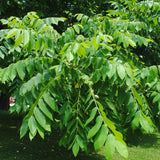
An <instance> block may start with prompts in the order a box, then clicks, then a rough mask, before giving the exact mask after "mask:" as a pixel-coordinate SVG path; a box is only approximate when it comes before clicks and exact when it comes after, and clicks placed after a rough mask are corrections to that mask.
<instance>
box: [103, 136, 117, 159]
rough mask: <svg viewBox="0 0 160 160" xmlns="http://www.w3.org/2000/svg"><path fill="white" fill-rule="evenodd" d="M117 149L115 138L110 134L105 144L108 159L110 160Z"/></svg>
mask: <svg viewBox="0 0 160 160" xmlns="http://www.w3.org/2000/svg"><path fill="white" fill-rule="evenodd" d="M115 147H116V142H115V137H114V136H113V135H112V134H110V135H108V138H107V140H106V144H105V150H106V156H105V157H106V159H107V160H110V159H111V158H112V157H113V155H114V153H115Z"/></svg>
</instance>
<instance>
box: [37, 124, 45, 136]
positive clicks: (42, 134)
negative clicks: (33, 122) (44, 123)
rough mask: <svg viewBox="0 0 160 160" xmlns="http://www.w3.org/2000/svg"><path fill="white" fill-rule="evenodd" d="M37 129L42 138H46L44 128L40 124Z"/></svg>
mask: <svg viewBox="0 0 160 160" xmlns="http://www.w3.org/2000/svg"><path fill="white" fill-rule="evenodd" d="M37 131H38V133H39V135H40V136H41V138H42V139H44V129H43V128H42V127H41V126H40V125H39V124H37Z"/></svg>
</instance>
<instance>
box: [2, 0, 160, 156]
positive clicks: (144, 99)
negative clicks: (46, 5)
mask: <svg viewBox="0 0 160 160" xmlns="http://www.w3.org/2000/svg"><path fill="white" fill-rule="evenodd" d="M114 5H115V6H116V5H118V4H117V3H115V4H114ZM126 5H128V6H130V5H133V4H131V3H129V2H128V3H126ZM134 5H135V4H134ZM136 6H139V3H138V4H136ZM132 7H133V6H132ZM126 8H127V7H126ZM126 8H125V9H126ZM113 15H114V17H113ZM75 18H76V19H77V22H76V23H75V24H71V26H69V27H68V28H67V29H66V30H65V31H64V32H63V33H61V34H60V33H58V32H57V30H56V29H55V28H54V27H53V26H52V25H53V24H54V25H58V22H64V21H65V20H66V19H65V18H56V17H52V18H44V19H40V18H39V17H38V16H37V14H36V13H35V12H30V13H28V14H27V15H26V16H25V17H24V18H22V19H19V18H16V17H12V18H9V19H7V20H4V19H3V20H2V23H4V24H7V25H8V28H9V29H4V30H1V32H0V33H1V46H2V47H1V48H5V49H3V50H4V51H3V52H0V53H2V54H0V55H3V56H1V59H6V60H7V57H8V54H9V57H10V58H9V60H8V61H7V62H6V64H5V65H2V68H1V70H0V80H1V83H3V84H17V87H16V89H15V91H14V93H13V95H15V96H16V104H15V106H13V107H11V109H10V110H11V112H15V111H16V112H18V113H23V114H24V115H25V117H24V119H23V122H22V126H21V128H20V137H21V138H22V137H23V136H25V135H26V134H27V132H29V137H30V139H31V140H32V139H33V138H34V137H35V136H36V135H37V133H38V134H39V135H40V136H41V137H42V138H44V136H45V134H47V133H50V132H51V131H52V129H59V130H60V131H61V132H60V134H61V140H60V141H59V145H63V146H65V147H67V148H68V149H72V151H73V154H74V156H75V157H76V156H77V155H78V153H79V152H80V151H85V152H86V153H89V152H90V151H92V149H94V150H99V149H100V148H101V147H103V146H105V148H106V159H111V158H112V157H113V154H114V152H115V150H117V151H118V152H119V153H120V154H121V155H122V156H123V157H125V158H127V157H128V152H127V147H126V144H125V142H124V138H125V137H126V134H127V132H128V130H129V129H132V130H135V129H137V128H140V129H141V130H142V131H143V132H145V133H150V132H153V131H154V129H155V121H154V120H155V119H154V118H155V116H156V115H157V114H158V112H159V108H160V107H159V106H160V98H159V97H160V96H159V95H160V93H159V92H160V81H159V72H160V67H159V66H150V67H146V66H145V63H144V62H142V61H140V59H139V57H138V56H137V54H136V53H135V52H134V51H135V50H136V49H137V48H138V47H141V46H145V47H146V48H149V47H150V45H152V44H153V40H152V35H150V37H148V36H146V35H145V34H142V33H143V32H144V31H145V30H146V27H147V23H146V22H143V21H138V20H137V19H136V18H135V19H134V21H133V20H132V19H130V18H128V12H123V10H122V11H121V10H120V9H117V10H114V12H113V11H110V14H108V15H105V16H103V15H94V16H90V17H89V16H87V15H83V14H77V15H75ZM6 44H8V45H7V46H6ZM5 50H7V52H6V51H5ZM152 101H153V103H156V108H157V110H158V111H157V112H154V113H153V107H152V105H151V104H152ZM122 134H123V135H124V138H123V135H122ZM91 145H92V146H93V147H94V148H93V147H90V146H91Z"/></svg>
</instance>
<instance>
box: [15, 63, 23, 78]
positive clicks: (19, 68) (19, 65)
mask: <svg viewBox="0 0 160 160" xmlns="http://www.w3.org/2000/svg"><path fill="white" fill-rule="evenodd" d="M16 70H17V73H18V76H19V78H20V79H21V80H24V77H25V63H24V61H19V62H18V63H17V64H16Z"/></svg>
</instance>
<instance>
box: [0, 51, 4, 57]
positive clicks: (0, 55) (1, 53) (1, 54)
mask: <svg viewBox="0 0 160 160" xmlns="http://www.w3.org/2000/svg"><path fill="white" fill-rule="evenodd" d="M4 57H5V55H4V53H3V52H2V51H1V50H0V58H2V59H4Z"/></svg>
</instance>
